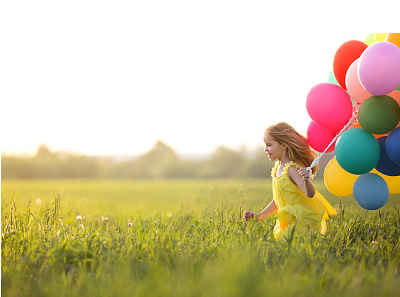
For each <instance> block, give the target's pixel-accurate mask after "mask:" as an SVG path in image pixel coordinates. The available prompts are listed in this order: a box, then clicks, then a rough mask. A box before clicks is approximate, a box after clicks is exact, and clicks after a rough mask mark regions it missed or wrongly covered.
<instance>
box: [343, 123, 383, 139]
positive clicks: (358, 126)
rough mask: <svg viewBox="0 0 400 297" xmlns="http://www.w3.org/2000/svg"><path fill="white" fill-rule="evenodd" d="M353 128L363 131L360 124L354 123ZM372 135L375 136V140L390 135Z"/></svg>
mask: <svg viewBox="0 0 400 297" xmlns="http://www.w3.org/2000/svg"><path fill="white" fill-rule="evenodd" d="M351 127H352V128H361V129H362V127H361V125H360V123H359V122H354V123H353V124H352V125H351ZM372 135H374V136H375V138H379V137H382V136H388V135H389V134H372Z"/></svg>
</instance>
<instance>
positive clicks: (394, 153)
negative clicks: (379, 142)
mask: <svg viewBox="0 0 400 297" xmlns="http://www.w3.org/2000/svg"><path fill="white" fill-rule="evenodd" d="M385 146H386V152H387V154H388V156H389V158H390V159H391V160H392V161H393V162H395V163H396V164H398V165H400V127H398V128H396V129H394V130H393V131H392V132H390V134H389V136H388V138H387V140H386V144H385Z"/></svg>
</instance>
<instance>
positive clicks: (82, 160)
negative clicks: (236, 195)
mask: <svg viewBox="0 0 400 297" xmlns="http://www.w3.org/2000/svg"><path fill="white" fill-rule="evenodd" d="M330 158H331V157H330V156H327V158H325V161H324V160H322V162H320V164H321V163H322V164H321V165H322V167H324V166H325V165H326V163H327V161H328V160H329V159H330ZM273 165H274V164H273V162H270V161H269V160H268V159H267V157H266V155H265V153H264V151H263V149H261V148H258V149H255V150H254V151H253V152H252V153H251V154H248V153H246V152H244V151H242V150H239V151H235V150H232V149H229V148H227V147H224V146H220V147H218V148H216V149H215V151H214V152H213V153H212V154H211V155H210V156H209V157H208V158H206V159H204V160H191V159H184V158H182V157H179V156H178V155H177V154H176V152H175V151H174V150H173V149H172V148H171V147H169V146H168V145H166V144H165V143H164V142H162V141H157V142H156V143H155V145H154V146H153V147H152V148H151V149H150V150H149V151H148V152H147V153H145V154H143V155H141V156H139V157H138V158H136V159H134V160H127V161H121V162H117V161H114V160H112V159H110V158H99V157H90V156H85V155H78V154H71V153H61V152H52V151H50V150H49V148H48V147H47V146H45V145H41V146H40V147H39V148H38V150H37V152H36V154H35V155H33V156H2V157H1V177H2V179H4V178H5V179H10V178H15V179H30V178H137V179H139V178H145V179H155V178H165V179H167V178H259V177H268V176H269V174H270V172H271V169H272V166H273ZM321 169H322V170H323V168H320V172H322V170H321ZM319 176H322V174H321V173H320V174H319Z"/></svg>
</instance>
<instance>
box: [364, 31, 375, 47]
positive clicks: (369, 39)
mask: <svg viewBox="0 0 400 297" xmlns="http://www.w3.org/2000/svg"><path fill="white" fill-rule="evenodd" d="M364 43H366V44H367V45H368V46H370V45H372V44H374V43H376V39H375V35H374V33H371V34H369V35H368V36H367V37H366V38H365V39H364Z"/></svg>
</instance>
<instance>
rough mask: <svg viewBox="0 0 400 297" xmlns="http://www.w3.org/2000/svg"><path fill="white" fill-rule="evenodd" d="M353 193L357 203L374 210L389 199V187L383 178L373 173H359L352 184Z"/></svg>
mask: <svg viewBox="0 0 400 297" xmlns="http://www.w3.org/2000/svg"><path fill="white" fill-rule="evenodd" d="M353 195H354V198H355V199H356V202H357V203H358V205H360V206H361V207H362V208H365V209H368V210H376V209H379V208H381V207H382V206H384V205H385V204H386V202H387V201H388V199H389V187H388V185H387V183H386V182H385V180H384V179H383V178H382V177H380V176H379V175H377V174H375V173H367V174H363V175H360V176H359V177H358V178H357V179H356V181H355V182H354V185H353Z"/></svg>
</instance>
